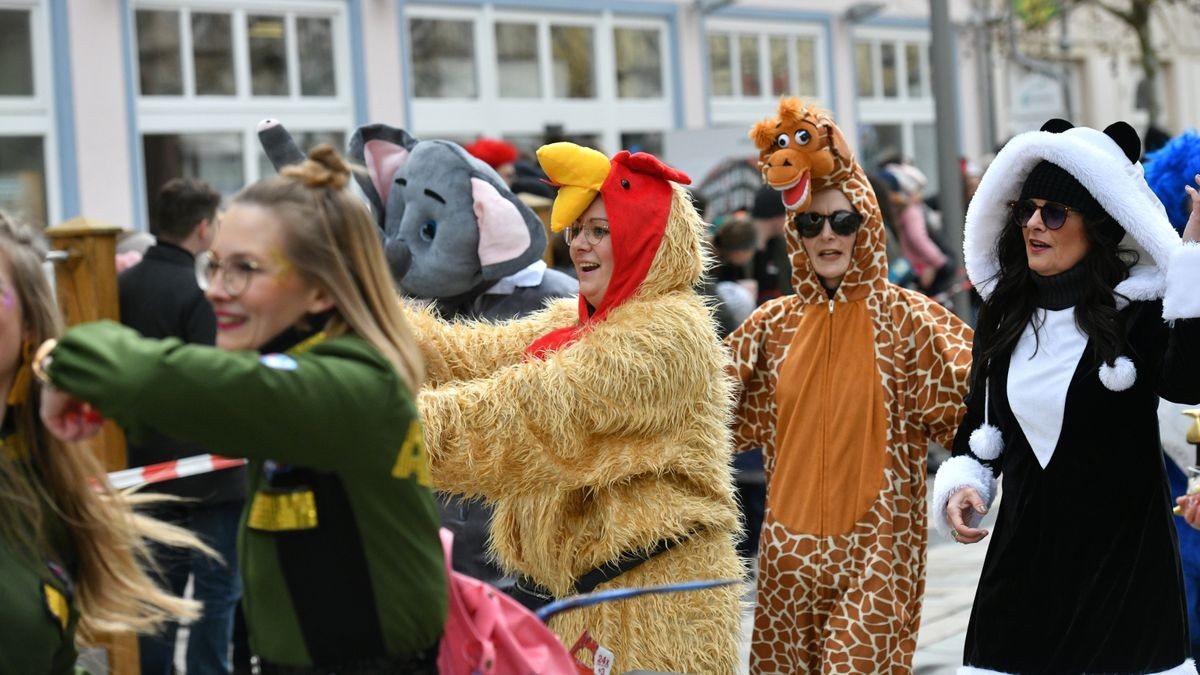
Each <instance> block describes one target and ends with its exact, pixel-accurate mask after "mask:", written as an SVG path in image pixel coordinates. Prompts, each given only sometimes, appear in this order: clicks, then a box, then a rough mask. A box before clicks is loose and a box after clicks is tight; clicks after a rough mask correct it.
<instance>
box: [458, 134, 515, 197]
mask: <svg viewBox="0 0 1200 675" xmlns="http://www.w3.org/2000/svg"><path fill="white" fill-rule="evenodd" d="M463 149H464V150H466V151H467V152H469V153H471V154H472V155H474V156H475V157H478V158H479V159H481V160H483V162H484V163H485V164H487V165H488V166H490V167H492V168H493V169H495V170H496V173H498V174H500V178H502V179H504V182H505V183H507V184H508V186H509V187H510V188H511V187H513V182H514V181H516V178H517V165H516V162H517V158H519V157H520V156H521V153H520V151H518V150H517V148H516V146H514V145H513V144H511V143H506V142H504V141H502V140H500V139H498V138H483V137H481V138H478V139H476V141H475V142H474V143H471V144H470V145H468V146H466V147H465V148H463ZM515 191H516V190H514V192H515Z"/></svg>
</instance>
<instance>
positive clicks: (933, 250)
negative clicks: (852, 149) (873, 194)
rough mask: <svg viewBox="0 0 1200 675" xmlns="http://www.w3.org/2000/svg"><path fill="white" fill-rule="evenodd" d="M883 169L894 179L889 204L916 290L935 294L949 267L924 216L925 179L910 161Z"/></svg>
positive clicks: (942, 282)
mask: <svg viewBox="0 0 1200 675" xmlns="http://www.w3.org/2000/svg"><path fill="white" fill-rule="evenodd" d="M883 172H884V174H886V175H887V176H890V177H891V179H892V181H894V182H895V189H894V190H893V192H892V196H891V200H892V201H891V205H892V217H893V218H894V219H895V223H896V225H897V231H898V233H899V235H900V250H901V252H902V253H903V254H904V257H905V259H906V260H908V262H909V263H910V264H911V265H912V267H913V272H914V274H915V275H916V278H917V287H918V289H919V290H920V291H921V292H922V293H925V294H926V295H932V294H934V293H937V292H938V291H939V290H940V289H941V287H943V286H945V284H946V281H947V280H948V279H949V277H950V275H951V274H952V272H953V270H952V266H951V265H950V264H949V262H950V260H949V258H948V257H947V255H946V252H945V251H943V250H942V248H941V246H940V245H939V243H938V242H937V240H936V239H935V238H934V237H932V236H931V233H930V230H929V223H928V222H927V221H926V218H925V203H924V195H923V193H924V191H925V186H926V184H927V182H928V180H927V179H926V178H925V174H924V173H922V172H921V170H920V169H918V168H917V167H915V166H913V165H911V164H897V163H893V164H887V165H885V166H884V167H883ZM889 185H890V183H889Z"/></svg>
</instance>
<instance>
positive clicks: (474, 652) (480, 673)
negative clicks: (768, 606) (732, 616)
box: [438, 529, 740, 675]
mask: <svg viewBox="0 0 1200 675" xmlns="http://www.w3.org/2000/svg"><path fill="white" fill-rule="evenodd" d="M441 537H442V550H443V552H444V554H445V558H446V570H447V571H448V573H449V580H450V598H449V603H450V608H449V613H448V615H447V617H446V629H445V632H444V633H443V635H442V643H441V646H440V647H439V649H438V671H439V672H440V673H441V674H442V675H492V674H493V673H496V674H500V673H503V674H504V675H573V674H575V673H586V674H589V675H590V674H593V673H603V674H605V675H608V674H609V673H613V674H614V675H615V671H612V670H611V668H612V654H611V653H608V652H607V651H606V650H604V649H603V648H599V647H598V646H597V645H596V644H595V642H594V641H591V644H588V643H587V641H588V640H589V638H588V637H587V635H586V633H585V634H584V636H583V637H582V638H580V641H579V642H577V643H576V645H575V647H574V648H573V649H572V650H570V651H568V650H567V649H566V648H565V647H563V644H562V643H561V642H560V641H559V639H558V636H557V635H555V634H554V633H552V632H551V631H550V629H549V628H547V627H546V622H547V621H549V620H550V618H551V617H553V616H554V615H556V614H559V613H561V612H566V611H570V610H572V609H577V608H580V607H588V606H591V605H595V604H599V603H601V602H613V601H617V600H625V599H628V598H634V597H637V596H640V595H647V594H651V593H678V592H684V591H695V590H702V589H706V588H716V587H718V586H728V585H730V584H736V583H740V580H738V579H720V580H714V581H689V582H684V583H679V584H666V585H663V586H649V587H645V588H616V589H610V590H604V591H596V592H594V593H587V594H585V595H577V596H573V597H569V598H564V599H562V600H557V601H555V602H551V603H549V604H547V605H545V606H544V607H541V608H540V609H538V610H537V612H536V613H535V612H532V611H530V610H528V609H526V608H525V607H524V606H523V605H522V604H521V603H519V602H517V601H516V600H514V599H513V598H510V597H509V596H507V595H506V594H505V593H504V592H502V591H500V590H498V589H496V588H494V587H492V586H490V585H488V584H487V583H485V582H483V581H480V580H478V579H474V578H472V577H469V576H466V575H464V574H460V573H458V572H455V571H453V569H451V566H450V551H451V547H452V545H453V542H454V535H453V534H451V533H450V531H449V530H446V529H442V531H441ZM580 650H586V651H592V652H593V657H592V659H593V660H594V663H593V664H592V665H588V666H585V665H582V664H580V663H579V662H578V661H577V660H576V658H575V657H573V656H572V653H574V652H577V651H580Z"/></svg>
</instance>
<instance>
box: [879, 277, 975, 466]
mask: <svg viewBox="0 0 1200 675" xmlns="http://www.w3.org/2000/svg"><path fill="white" fill-rule="evenodd" d="M898 290H900V292H901V294H902V295H901V297H902V298H903V299H904V301H906V302H907V303H908V304H909V305H910V306H912V307H913V308H914V310H916V311H911V312H908V316H909V317H912V319H913V320H915V321H917V324H916V325H914V326H912V327H911V329H910V330H908V331H902V333H906V334H909V335H912V336H913V343H914V344H917V345H926V347H925V348H924V349H921V351H919V352H918V353H916V354H914V355H913V358H914V363H913V366H914V367H915V368H916V369H918V370H919V371H921V372H927V373H929V377H923V378H919V379H918V382H919V383H920V387H919V388H917V389H916V390H915V391H913V392H912V395H913V404H914V405H913V406H912V410H913V411H914V412H915V413H916V415H917V416H918V420H917V423H918V424H919V426H921V427H922V428H923V429H925V432H926V433H927V434H928V436H929V438H930V439H932V440H933V441H935V442H937V443H938V444H939V445H941V446H942V447H944V448H950V447H951V446H952V444H953V442H954V434H955V432H957V431H958V425H959V424H960V423H961V422H962V418H963V413H964V411H965V406H964V405H963V404H962V399H963V397H964V395H965V394H966V391H967V388H968V386H969V383H970V377H971V341H972V339H973V337H974V334H975V333H974V331H973V330H971V328H970V327H969V326H967V324H965V323H963V322H962V320H960V319H959V318H958V317H957V316H955V315H954V314H953V313H951V312H950V310H948V309H946V308H945V307H943V306H941V305H939V304H938V303H936V302H934V301H932V300H930V299H929V298H928V297H926V296H924V295H921V294H920V293H917V292H915V291H910V290H907V289H898ZM947 401H951V402H953V403H954V405H949V406H948V405H946V402H947Z"/></svg>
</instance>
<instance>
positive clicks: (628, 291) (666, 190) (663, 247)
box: [527, 142, 704, 355]
mask: <svg viewBox="0 0 1200 675" xmlns="http://www.w3.org/2000/svg"><path fill="white" fill-rule="evenodd" d="M537 155H538V161H539V162H540V163H541V165H542V168H543V169H545V171H546V175H547V176H549V177H550V180H552V181H554V183H556V184H557V185H558V186H559V190H558V196H557V197H556V198H555V200H554V206H553V209H552V210H551V215H550V229H551V230H553V231H555V232H561V231H562V230H563V229H565V228H566V227H567V226H569V225H570V224H571V223H572V222H574V221H575V219H576V218H578V217H579V215H580V214H581V213H583V211H584V210H585V209H587V207H588V206H589V205H590V204H591V203H592V201H593V200H595V199H596V198H597V197H600V198H602V199H604V208H605V210H606V211H607V213H608V224H609V237H611V240H612V248H613V272H612V277H611V279H610V280H609V283H608V290H607V291H606V292H605V294H604V300H603V301H601V303H600V305H599V306H598V307H592V306H590V305H589V304H588V302H587V300H586V299H584V297H583V295H582V294H580V296H579V324H578V325H576V326H572V327H570V328H566V329H561V330H560V331H554V332H552V333H549V334H547V335H544V336H542V337H541V338H539V339H538V340H537V341H536V342H534V343H533V344H532V345H530V347H529V349H528V350H527V351H528V352H529V353H531V354H535V355H542V354H545V353H546V352H549V351H553V350H554V349H558V348H561V347H564V346H566V345H567V344H570V343H571V342H574V341H575V340H576V339H578V335H579V333H580V331H582V330H583V329H585V328H586V327H587V325H588V324H591V323H595V322H597V321H603V320H604V319H605V318H606V317H607V316H608V313H609V312H611V311H612V310H614V309H616V308H617V307H620V306H621V305H623V304H624V303H625V302H627V301H628V300H630V299H633V298H641V297H654V296H660V295H665V294H667V293H672V292H680V291H687V292H690V291H691V288H692V287H693V286H694V285H695V284H696V283H697V282H699V280H700V276H701V274H703V272H704V257H703V253H702V248H701V246H700V244H701V241H702V235H703V229H704V223H703V221H701V219H700V214H698V213H697V212H696V209H695V207H694V206H692V201H691V198H690V197H689V196H688V193H687V191H686V190H685V189H684V188H683V187H682V185H686V184H688V183H690V182H691V179H690V178H688V176H687V175H686V174H684V173H683V172H682V171H679V170H677V169H673V168H671V167H669V166H667V165H666V164H664V163H663V162H662V161H660V160H659V159H658V158H656V157H654V156H653V155H650V154H647V153H644V152H638V153H632V154H631V153H629V152H628V151H625V150H622V151H621V152H618V153H617V154H616V155H614V156H613V158H612V159H611V160H610V159H608V158H607V157H605V156H604V155H603V154H602V153H600V152H599V151H597V150H593V149H592V148H585V147H582V146H578V145H575V144H574V143H565V142H564V143H552V144H550V145H545V146H542V147H541V148H539V149H538V152H537Z"/></svg>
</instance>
